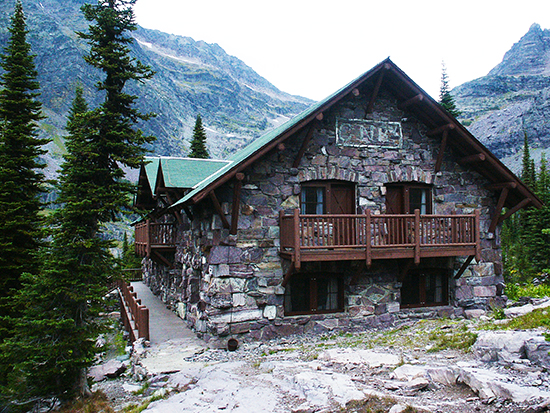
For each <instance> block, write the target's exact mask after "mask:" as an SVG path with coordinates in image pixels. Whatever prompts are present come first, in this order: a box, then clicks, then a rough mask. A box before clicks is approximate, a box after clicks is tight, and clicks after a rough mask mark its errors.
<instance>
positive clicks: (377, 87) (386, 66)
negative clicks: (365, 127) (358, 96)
mask: <svg viewBox="0 0 550 413" xmlns="http://www.w3.org/2000/svg"><path fill="white" fill-rule="evenodd" d="M389 68H390V65H389V64H388V63H386V64H384V66H383V70H381V71H380V74H379V75H378V79H376V84H375V85H374V89H373V91H372V95H371V97H370V100H369V103H368V105H367V110H366V111H365V116H366V115H368V114H369V113H371V112H372V109H373V108H374V102H375V100H376V98H377V97H378V92H380V87H381V86H382V81H383V80H384V74H385V73H386V71H387V70H388V69H389Z"/></svg>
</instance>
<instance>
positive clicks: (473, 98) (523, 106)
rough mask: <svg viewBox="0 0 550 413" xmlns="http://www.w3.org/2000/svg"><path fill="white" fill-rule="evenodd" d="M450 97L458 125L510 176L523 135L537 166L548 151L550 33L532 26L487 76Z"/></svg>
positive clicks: (515, 167)
mask: <svg viewBox="0 0 550 413" xmlns="http://www.w3.org/2000/svg"><path fill="white" fill-rule="evenodd" d="M452 93H453V96H454V97H455V100H456V103H457V106H458V107H459V109H460V110H461V111H462V115H461V117H460V120H461V121H462V122H463V123H464V124H465V125H466V126H467V127H468V129H469V130H470V131H471V132H472V133H473V134H474V136H476V137H477V138H478V139H479V140H480V141H481V142H482V143H484V144H485V145H486V146H487V147H488V148H489V149H490V150H491V151H493V152H494V153H495V154H496V155H497V156H498V157H499V158H501V160H503V162H505V163H506V164H507V165H508V166H509V167H510V168H511V169H512V170H513V171H515V172H518V171H519V170H520V168H521V149H522V146H523V139H524V134H525V133H526V134H527V137H528V139H529V143H530V145H531V146H532V147H533V149H534V151H533V152H534V158H535V159H537V160H538V159H539V158H540V153H541V152H542V151H544V150H546V149H548V148H549V147H550V100H549V97H550V30H543V29H541V27H540V26H539V25H538V24H533V25H532V26H531V28H530V29H529V31H528V32H527V33H526V34H525V35H524V36H523V37H522V38H521V39H520V40H519V41H518V42H517V43H515V44H514V45H513V46H512V48H511V49H510V50H509V51H508V52H507V53H506V54H505V56H504V58H503V60H502V62H501V63H500V64H498V65H497V66H496V67H495V68H494V69H492V70H491V71H490V72H489V73H488V74H487V76H484V77H481V78H479V79H475V80H472V81H470V82H467V83H464V84H463V85H460V86H458V87H456V88H454V89H453V91H452Z"/></svg>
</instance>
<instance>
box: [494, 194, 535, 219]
mask: <svg viewBox="0 0 550 413" xmlns="http://www.w3.org/2000/svg"><path fill="white" fill-rule="evenodd" d="M531 202H532V200H531V198H525V199H524V200H523V201H521V202H520V203H518V204H517V205H516V206H514V207H513V208H510V209H509V210H508V211H507V212H506V213H505V214H504V215H501V216H500V219H499V221H498V222H502V221H504V220H505V219H507V218H508V217H510V216H512V215H513V214H515V213H516V212H518V211H519V210H520V209H521V208H524V207H526V206H527V205H529V204H530V203H531Z"/></svg>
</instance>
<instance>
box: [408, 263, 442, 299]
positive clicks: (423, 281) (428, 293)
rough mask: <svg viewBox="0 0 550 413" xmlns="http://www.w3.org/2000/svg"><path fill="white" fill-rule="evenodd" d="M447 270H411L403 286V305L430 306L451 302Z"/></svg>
mask: <svg viewBox="0 0 550 413" xmlns="http://www.w3.org/2000/svg"><path fill="white" fill-rule="evenodd" d="M448 279H449V277H448V274H447V270H444V269H425V270H417V271H411V272H410V273H408V274H407V276H406V277H405V280H404V281H403V287H402V288H401V306H402V307H429V306H436V305H446V304H448V302H449V282H448Z"/></svg>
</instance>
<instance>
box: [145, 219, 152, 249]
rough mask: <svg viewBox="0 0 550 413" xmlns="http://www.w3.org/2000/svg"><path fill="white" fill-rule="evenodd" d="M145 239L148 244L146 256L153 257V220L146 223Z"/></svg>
mask: <svg viewBox="0 0 550 413" xmlns="http://www.w3.org/2000/svg"><path fill="white" fill-rule="evenodd" d="M145 239H146V240H147V241H146V242H147V244H146V246H145V254H146V255H147V257H149V256H150V255H151V220H149V219H148V220H147V221H145Z"/></svg>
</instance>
